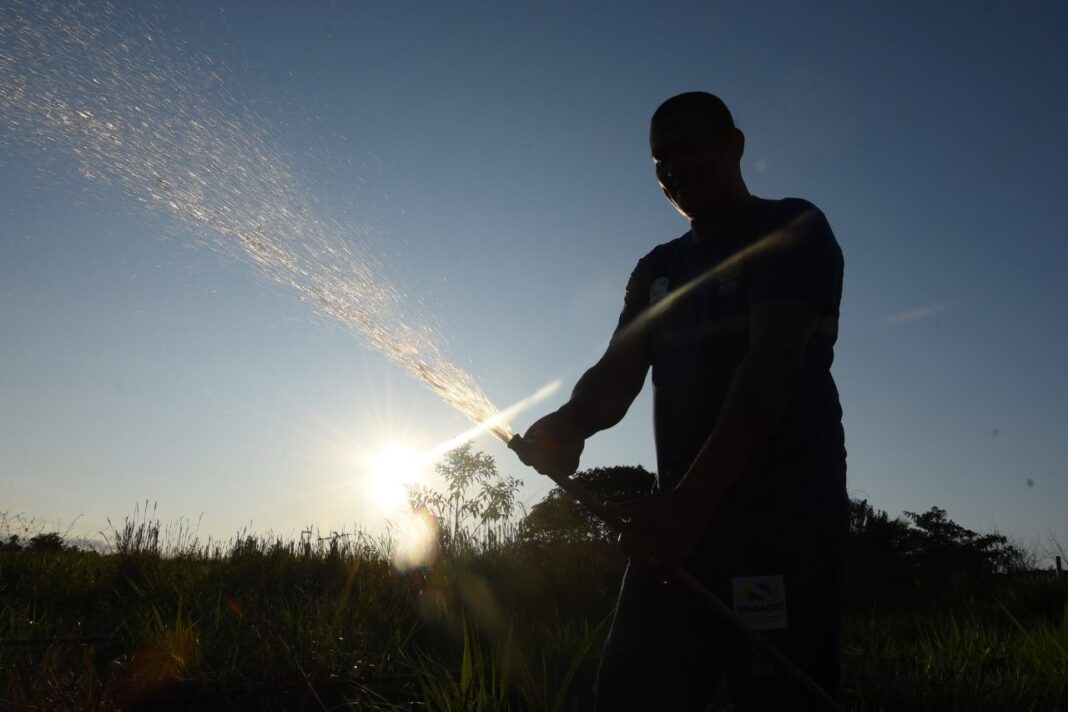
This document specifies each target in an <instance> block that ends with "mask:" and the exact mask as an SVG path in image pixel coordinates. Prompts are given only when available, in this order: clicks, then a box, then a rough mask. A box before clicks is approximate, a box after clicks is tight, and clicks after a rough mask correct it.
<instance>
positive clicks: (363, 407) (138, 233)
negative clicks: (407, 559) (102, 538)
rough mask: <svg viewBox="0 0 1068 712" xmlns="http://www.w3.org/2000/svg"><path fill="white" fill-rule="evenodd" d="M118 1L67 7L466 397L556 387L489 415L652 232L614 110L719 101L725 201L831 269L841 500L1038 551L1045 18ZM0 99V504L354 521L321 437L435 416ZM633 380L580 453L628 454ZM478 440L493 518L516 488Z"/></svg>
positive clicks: (1062, 475)
mask: <svg viewBox="0 0 1068 712" xmlns="http://www.w3.org/2000/svg"><path fill="white" fill-rule="evenodd" d="M20 7H21V5H20V4H18V3H16V4H15V5H14V7H13V9H9V10H4V13H5V15H6V14H8V13H11V12H19V8H20ZM132 7H133V6H125V5H120V6H119V7H118V8H117V10H116V12H115V14H114V16H113V17H111V18H106V19H100V20H99V21H100V22H107V23H110V24H111V25H112V26H113V27H115V28H117V31H118V32H119V33H120V34H121V33H122V32H128V33H130V34H131V36H134V35H136V34H137V33H138V32H140V30H139V28H141V27H142V25H141V24H140V23H141V22H142V20H144V21H147V22H148V23H149V24H150V25H152V26H154V27H155V28H156V31H157V32H158V34H159V35H160V36H161V41H160V42H158V44H159V47H160V48H159V49H158V50H157V51H159V52H161V53H166V54H168V62H171V63H176V64H177V66H192V64H189V63H190V62H191V61H192V60H189V59H188V58H189V57H205V56H207V57H211V58H212V60H213V61H214V62H215V63H216V66H217V67H218V68H219V72H220V75H221V76H222V86H224V87H225V89H226V93H227V94H228V95H229V96H230V97H232V99H233V101H232V102H229V103H228V102H226V101H223V100H221V99H220V100H218V102H217V105H215V106H214V107H213V109H212V110H213V111H215V112H217V113H218V114H219V115H223V116H225V115H227V112H232V113H233V114H234V116H235V117H240V116H247V115H248V114H246V113H243V112H253V113H254V115H255V117H256V119H255V123H256V125H257V126H260V127H263V128H264V129H265V130H266V131H267V133H268V134H269V141H270V142H271V145H272V146H274V147H275V148H277V155H279V156H282V157H284V159H285V162H286V163H287V166H288V167H289V168H290V169H291V172H292V175H293V176H294V180H299V181H300V186H299V188H300V190H301V191H302V192H304V193H306V194H308V195H311V196H314V198H315V205H314V208H313V209H314V210H316V211H318V212H319V213H321V214H322V217H323V218H324V219H327V218H328V219H330V220H333V221H335V222H337V223H338V224H340V225H342V226H343V227H344V230H343V233H344V234H345V235H346V236H347V237H346V239H349V240H351V241H352V242H353V243H354V244H358V245H360V247H361V249H363V250H366V251H367V252H369V253H371V254H373V255H374V256H375V258H376V263H377V267H376V269H377V270H378V271H379V273H380V274H381V276H382V277H381V278H382V280H383V283H388V284H391V285H394V286H396V288H397V289H398V290H399V291H401V292H403V293H404V294H405V295H406V297H405V298H406V300H407V301H408V303H410V304H411V305H413V306H412V309H413V310H414V311H415V312H417V313H418V314H420V315H423V316H424V317H425V318H426V319H428V320H431V321H433V322H434V323H436V324H437V325H438V328H439V331H440V333H441V334H442V335H443V336H444V338H445V339H447V342H448V344H447V347H448V351H449V353H450V355H451V356H452V357H453V358H454V360H455V361H456V362H457V363H458V364H460V365H461V366H463V367H464V368H466V369H468V370H469V371H471V372H472V373H473V374H474V376H475V377H476V379H477V380H478V382H479V384H480V385H481V386H482V387H483V389H484V390H485V392H486V393H487V394H488V395H489V396H490V397H491V398H492V399H493V400H494V401H495V402H496V403H497V404H498V405H501V406H504V405H508V404H510V403H512V402H514V401H517V400H519V399H521V398H523V397H525V396H527V395H529V394H530V393H532V392H534V391H535V390H537V389H538V388H539V387H541V386H543V385H544V384H546V383H547V382H550V381H553V380H555V379H563V383H564V386H563V388H562V389H561V391H559V392H558V393H557V395H556V396H554V397H552V398H550V399H549V400H548V401H545V402H544V403H543V404H541V405H539V406H535V409H534V410H532V411H527V412H524V413H523V414H521V415H520V416H519V418H518V420H517V421H516V425H517V426H518V427H519V428H520V429H522V428H524V427H525V426H526V425H527V424H529V423H530V422H531V421H532V420H533V418H534V417H536V416H537V415H539V414H540V411H543V410H546V409H549V408H552V407H555V406H556V405H557V404H558V403H559V402H560V401H561V399H562V398H563V397H565V394H566V391H567V390H568V389H569V388H570V386H571V385H572V384H573V383H574V381H575V379H576V378H577V377H578V376H579V375H580V374H581V372H582V370H583V369H584V368H585V367H587V366H588V365H590V364H591V363H592V362H593V361H594V360H595V359H596V358H597V357H598V356H599V354H600V352H601V350H602V349H603V347H604V345H605V343H606V341H607V338H608V336H609V334H610V332H611V329H612V327H613V325H614V323H615V318H616V316H617V314H618V310H619V307H620V305H621V301H622V292H623V287H624V285H625V283H626V279H627V276H628V274H629V271H630V269H631V268H632V267H633V265H634V263H635V262H636V260H637V259H638V258H639V257H641V256H642V255H643V254H645V252H647V251H648V250H649V249H650V248H651V247H653V246H654V245H656V244H658V243H660V242H664V241H666V240H669V239H671V238H673V237H676V236H677V235H679V234H681V233H682V232H684V231H685V229H686V226H685V224H684V223H683V221H682V220H681V219H680V218H679V217H678V215H677V214H676V213H675V212H674V211H673V210H672V209H671V207H670V206H669V205H668V204H667V203H666V202H665V201H664V199H663V197H662V196H661V195H660V192H659V189H658V188H657V186H656V183H655V179H654V176H653V171H652V166H651V162H650V160H649V157H648V151H647V145H646V132H647V121H648V117H649V115H650V114H651V112H652V110H653V109H654V108H655V107H656V106H657V104H658V103H659V102H660V101H662V100H663V99H664V98H666V97H668V96H670V95H672V94H675V93H678V92H680V91H685V90H691V89H704V90H709V91H713V92H715V93H718V94H720V95H721V96H722V97H723V98H724V99H725V100H726V101H727V103H728V105H729V106H730V107H731V109H732V111H733V112H734V115H735V119H736V121H737V123H738V125H739V126H740V127H741V128H742V129H743V130H744V131H745V132H746V134H747V139H748V140H747V150H746V156H745V158H744V159H743V173H744V175H745V177H746V179H747V181H748V184H749V187H750V189H751V190H752V192H754V193H756V194H758V195H761V196H765V197H782V196H799V197H805V198H808V199H809V200H812V201H813V202H814V203H816V204H817V205H819V206H820V207H821V208H822V209H823V211H824V212H825V213H826V214H827V216H828V218H829V220H830V222H831V225H832V227H833V228H834V230H835V232H836V234H837V236H838V239H839V242H840V243H841V245H842V247H843V250H844V253H845V257H846V273H845V292H844V298H843V305H842V326H841V337H840V339H839V342H838V345H837V348H836V354H837V356H836V364H835V368H834V373H835V377H836V379H837V382H838V384H839V388H840V390H841V393H842V399H843V405H844V409H845V413H846V415H845V424H846V436H847V447H848V450H849V486H850V489H851V491H852V492H853V493H854V494H857V495H861V496H864V497H867V498H868V499H869V500H870V501H872V502H873V504H875V505H876V506H878V507H880V508H884V509H887V510H889V511H890V512H891V513H892V514H898V513H900V512H901V511H902V510H923V509H926V508H927V507H929V506H931V505H934V504H937V505H940V506H943V507H945V508H946V509H948V511H949V513H950V516H952V517H953V518H954V519H956V520H957V521H959V522H961V523H962V524H964V525H966V526H969V527H972V528H977V529H988V528H993V527H997V528H999V529H1001V530H1003V531H1005V532H1007V533H1009V534H1011V535H1013V536H1015V537H1018V538H1020V539H1024V540H1031V539H1038V540H1040V542H1041V541H1044V540H1045V539H1046V537H1047V536H1048V535H1050V534H1052V535H1054V536H1057V537H1059V538H1060V540H1061V541H1062V542H1064V541H1068V528H1066V525H1065V524H1064V522H1065V517H1064V504H1065V503H1066V502H1068V472H1066V470H1068V445H1066V443H1068V437H1066V436H1068V406H1066V405H1065V402H1066V398H1065V397H1066V395H1068V376H1066V375H1065V373H1064V369H1063V364H1065V363H1068V328H1066V326H1065V319H1064V316H1063V313H1062V311H1063V307H1064V305H1065V304H1068V284H1066V282H1065V280H1064V279H1063V275H1064V274H1065V273H1066V268H1068V247H1066V245H1065V243H1064V237H1063V235H1064V232H1065V231H1064V218H1063V215H1062V212H1061V211H1060V210H1059V203H1060V200H1061V199H1062V198H1063V195H1064V194H1065V187H1066V179H1065V176H1064V165H1065V162H1066V159H1068V139H1066V138H1065V135H1064V132H1063V129H1062V127H1063V126H1064V125H1066V123H1068V115H1066V114H1068V98H1066V97H1068V91H1066V89H1068V87H1066V83H1068V81H1066V79H1065V74H1064V71H1063V68H1064V67H1065V66H1068V49H1066V48H1065V46H1064V43H1063V37H1064V36H1065V34H1066V31H1068V11H1066V10H1065V9H1064V8H1063V6H1062V5H1060V4H1057V3H1052V2H1050V3H1030V4H1027V5H1026V6H1024V7H1023V9H1022V10H1021V9H1018V8H1017V9H1013V8H1010V7H1009V6H1008V5H1006V4H1003V3H1002V4H993V3H991V4H985V3H968V4H964V3H961V4H950V3H939V4H937V5H936V6H934V7H931V6H928V4H924V3H880V4H869V5H865V6H863V7H861V6H859V5H856V4H854V3H825V4H821V6H820V7H819V8H818V9H813V8H812V7H811V6H810V5H807V4H806V5H805V6H804V7H802V6H801V5H799V4H796V3H778V4H776V3H677V4H672V5H671V7H670V8H667V9H665V8H662V7H654V6H653V4H652V3H649V4H644V3H630V4H621V3H612V4H608V3H601V4H585V5H583V6H582V7H576V6H575V4H571V3H553V4H545V3H539V4H537V6H536V7H535V6H534V5H533V4H532V5H530V6H527V7H515V6H509V5H508V4H503V3H484V4H471V3H459V4H446V5H441V4H430V3H426V4H416V3H411V4H407V3H330V4H316V5H314V6H311V5H309V4H305V3H241V4H229V3H226V4H223V5H222V6H221V7H220V6H218V5H215V4H207V3H204V4H200V3H195V4H184V5H182V6H178V7H175V6H170V5H153V6H150V7H149V9H143V10H134V9H132ZM0 41H3V42H7V41H8V40H7V39H3V40H0ZM176 43H181V44H182V45H183V46H184V48H185V49H184V51H183V52H181V53H179V52H177V51H176V50H175V49H174V47H175V46H176ZM4 47H5V49H8V45H6V44H5V45H4ZM183 62H185V63H186V64H183ZM161 66H170V65H167V64H166V63H162V64H161ZM141 68H142V69H143V68H144V67H141ZM20 71H21V70H20V69H19V67H18V65H17V63H16V64H14V65H11V64H8V65H6V68H5V65H0V72H6V73H5V74H4V80H5V82H7V81H8V80H9V79H11V78H17V77H18V76H19V72H20ZM70 71H72V72H75V73H76V72H77V71H78V67H77V65H74V66H72V67H71V68H70ZM216 98H217V97H215V95H214V94H211V93H210V92H209V93H206V94H205V98H204V100H205V101H206V102H211V101H215V99H216ZM0 116H2V117H3V118H4V123H3V127H4V128H3V129H2V130H3V134H0V165H2V167H3V170H2V171H0V364H2V368H0V404H2V405H0V511H2V510H4V509H9V510H11V511H20V512H26V513H27V514H30V515H32V516H35V517H37V518H40V519H44V520H48V521H54V522H57V523H58V524H60V525H61V526H63V527H65V525H66V523H68V522H70V521H72V520H73V519H74V518H75V517H78V516H79V515H82V516H81V519H80V520H79V522H78V524H77V527H76V528H77V529H79V530H82V531H85V532H87V533H92V532H95V531H98V530H99V529H102V528H104V527H105V525H106V522H105V519H106V518H107V517H111V518H112V519H113V520H114V519H116V518H119V519H121V517H122V516H123V515H124V514H126V513H129V512H130V511H132V508H133V505H134V503H135V502H136V501H139V500H144V499H146V498H147V499H150V500H158V501H159V506H160V513H161V515H162V517H163V518H164V519H167V518H176V517H179V516H186V517H189V518H190V519H193V520H195V519H196V518H197V517H198V516H200V515H201V513H203V520H202V524H201V532H202V534H213V535H216V536H227V535H229V534H230V533H232V532H233V531H235V530H236V529H237V528H239V527H241V526H245V525H248V524H249V523H251V526H252V528H253V529H255V530H257V531H266V530H269V529H270V530H274V531H277V532H280V533H286V534H288V533H292V532H294V531H296V530H297V529H299V528H300V527H301V526H303V525H305V524H308V523H316V524H319V525H320V526H322V527H323V528H336V527H340V526H347V527H350V528H351V526H352V525H353V524H355V523H361V524H364V525H365V526H371V527H373V526H377V523H378V522H379V521H380V519H381V513H380V512H377V511H376V510H375V508H374V507H373V506H370V505H369V504H368V501H367V497H366V496H365V492H364V490H363V489H361V486H360V482H361V478H363V477H364V473H363V467H362V465H361V462H362V461H361V459H360V456H359V454H360V453H368V452H374V451H376V450H377V449H379V448H381V447H382V446H383V445H385V444H386V443H387V442H390V441H399V442H407V443H411V444H414V445H418V446H421V447H426V446H429V445H432V444H434V443H437V442H440V441H441V440H444V439H446V438H448V437H451V436H452V435H455V434H456V433H458V432H460V431H461V430H463V429H464V428H465V427H466V425H467V423H466V421H465V419H464V418H463V416H461V415H459V414H457V413H455V412H453V411H451V410H450V409H449V408H447V407H446V406H444V405H443V404H441V403H439V402H438V401H437V400H436V398H435V397H434V396H433V395H432V394H430V393H429V392H428V391H426V390H425V389H424V388H423V387H422V386H420V385H419V384H418V383H417V382H416V381H415V380H414V379H412V378H411V377H410V376H408V375H407V374H405V373H404V372H403V371H401V370H400V369H399V368H397V367H396V366H394V365H392V364H391V363H389V362H388V361H387V360H386V359H384V358H382V357H381V356H380V355H378V354H377V353H376V352H375V351H374V350H373V349H371V348H370V347H369V346H368V345H367V343H366V342H365V341H361V340H360V339H359V338H357V337H354V336H353V335H352V334H351V333H349V332H348V331H346V330H345V329H343V328H341V327H340V326H338V325H335V324H331V323H329V321H328V320H326V319H324V318H322V317H317V316H314V315H313V314H312V313H311V312H310V311H309V309H308V308H307V307H306V306H305V305H304V304H302V303H301V302H300V301H299V300H298V299H297V298H296V297H295V296H294V295H293V294H292V293H290V292H288V291H287V290H285V289H284V288H280V287H278V286H275V285H272V284H270V283H269V282H267V281H265V280H264V279H262V278H261V277H259V276H257V272H256V269H255V268H254V267H253V266H252V265H251V264H250V263H249V262H248V261H247V260H243V259H240V258H234V257H230V258H225V257H223V256H220V254H219V253H218V251H217V250H211V249H205V248H203V247H202V246H201V245H202V243H203V242H204V238H203V236H202V235H197V234H195V230H191V229H190V227H189V226H188V225H186V224H183V223H180V222H178V221H175V220H174V219H173V218H172V217H171V216H169V215H167V214H166V213H160V212H158V211H151V210H147V209H145V208H144V207H143V206H142V205H141V203H139V202H138V198H139V197H140V196H138V195H136V194H131V192H130V191H129V190H126V189H123V188H122V187H121V186H118V185H115V184H113V183H112V184H109V183H106V182H103V181H100V180H87V179H86V178H85V177H84V175H83V172H84V166H82V167H81V168H80V167H79V163H78V161H77V160H76V159H75V157H74V156H73V155H72V154H71V153H70V151H69V150H68V148H66V147H63V146H56V145H51V144H48V143H46V142H42V141H39V140H34V139H33V137H32V136H30V135H28V134H27V132H26V130H25V123H26V122H25V121H23V125H22V126H20V127H14V126H12V125H11V124H10V123H9V119H10V117H11V116H12V113H11V110H10V107H7V106H3V107H0ZM648 395H649V394H648V392H646V393H643V395H642V396H641V397H640V398H639V400H638V401H637V402H636V403H635V405H634V406H633V408H632V411H631V413H630V414H629V415H628V416H627V418H626V420H625V421H624V422H623V423H622V424H621V425H619V426H618V427H617V428H615V429H614V430H613V431H610V432H606V433H602V434H600V435H598V436H596V437H595V438H594V439H592V440H591V441H590V443H589V444H588V448H587V454H586V457H585V458H584V461H583V464H584V466H593V465H603V464H624V463H641V464H644V465H646V466H648V467H650V468H652V467H653V463H654V461H655V460H654V455H653V446H652V434H651V412H650V400H649V397H648ZM478 447H479V448H481V449H484V450H486V451H488V452H490V453H492V454H494V455H495V456H497V457H498V461H499V464H500V466H501V469H502V470H504V471H506V472H508V473H511V474H515V475H520V476H522V477H523V478H524V479H525V481H526V483H527V486H526V488H525V489H524V498H525V500H526V501H527V502H528V503H529V504H532V503H533V502H535V501H537V499H538V498H539V497H540V496H541V495H542V494H543V493H544V492H545V491H546V490H547V489H548V484H547V483H546V482H545V481H543V480H540V479H539V478H537V476H536V475H533V474H532V473H529V472H526V471H524V469H523V468H522V467H521V466H520V465H519V464H518V463H517V462H516V461H515V460H514V459H513V457H512V456H511V454H510V453H508V452H507V451H506V450H504V449H503V447H501V446H500V445H499V444H498V443H496V442H494V441H493V440H492V439H490V438H489V437H483V438H482V439H480V440H479V441H478ZM354 453H356V455H354ZM1028 480H1031V481H1032V484H1031V485H1030V486H1029V485H1028Z"/></svg>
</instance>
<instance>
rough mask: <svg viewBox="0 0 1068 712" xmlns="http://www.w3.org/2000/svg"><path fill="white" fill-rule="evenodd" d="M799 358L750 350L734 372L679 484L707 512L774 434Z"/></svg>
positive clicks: (788, 397) (787, 399)
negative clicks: (712, 425) (720, 406)
mask: <svg viewBox="0 0 1068 712" xmlns="http://www.w3.org/2000/svg"><path fill="white" fill-rule="evenodd" d="M799 370H800V362H799V361H798V360H797V359H795V358H794V357H792V356H791V355H789V354H784V353H775V352H771V353H760V352H753V351H751V352H750V353H749V354H747V355H746V356H745V358H744V359H742V362H741V363H740V364H739V366H738V370H737V371H735V374H734V379H733V381H732V382H731V386H730V390H729V391H728V393H727V397H726V399H725V401H724V404H723V409H722V410H721V411H720V417H719V421H718V422H717V423H716V426H715V428H714V429H713V430H712V433H711V435H709V437H708V440H706V441H705V444H704V446H703V447H702V448H701V451H700V452H699V453H698V455H697V457H696V458H695V459H694V461H693V463H692V464H691V465H690V469H689V470H688V471H687V473H686V475H685V476H684V477H683V479H682V481H681V482H680V483H679V489H680V490H684V491H687V492H689V493H690V494H691V495H692V496H693V497H694V498H695V500H696V501H700V502H703V503H704V504H705V506H707V510H706V509H705V507H702V511H706V512H707V514H708V516H712V514H713V513H714V512H715V510H716V509H717V508H718V507H719V503H720V502H721V501H722V500H723V497H724V496H725V495H726V494H727V492H728V491H729V490H730V488H731V487H732V486H733V485H734V483H735V482H736V481H737V480H738V478H739V477H740V476H741V474H742V471H743V470H744V468H745V466H746V464H747V463H748V462H749V461H750V460H751V459H752V458H753V456H754V455H755V454H756V453H757V451H758V450H759V449H760V448H761V447H763V446H765V445H766V444H767V442H768V441H769V440H770V439H771V436H772V433H774V431H775V428H776V426H777V425H778V424H779V421H780V420H782V417H783V415H784V414H785V413H786V409H787V407H788V406H789V404H790V397H791V395H792V393H793V388H794V384H795V383H796V380H797V373H798V371H799Z"/></svg>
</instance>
